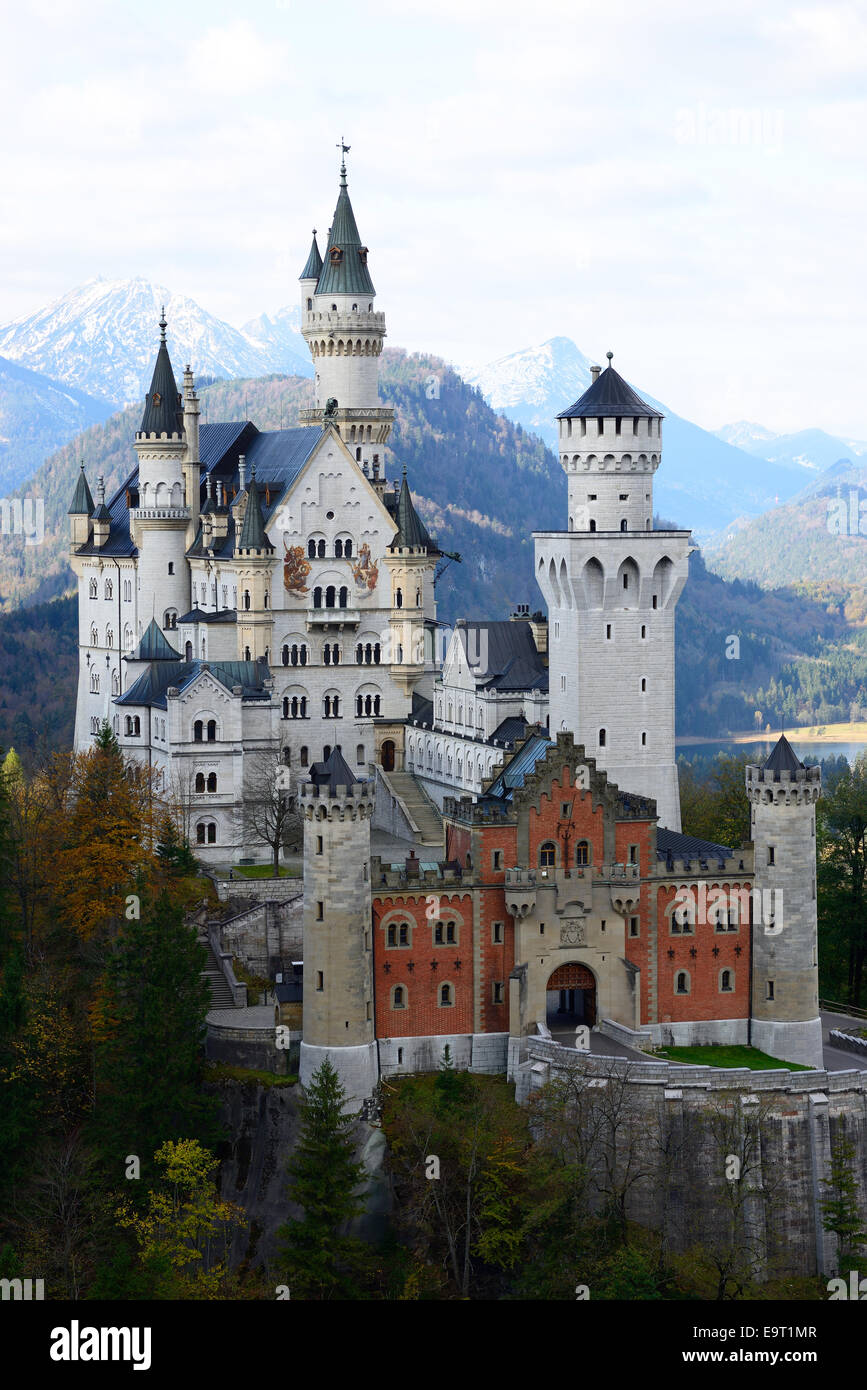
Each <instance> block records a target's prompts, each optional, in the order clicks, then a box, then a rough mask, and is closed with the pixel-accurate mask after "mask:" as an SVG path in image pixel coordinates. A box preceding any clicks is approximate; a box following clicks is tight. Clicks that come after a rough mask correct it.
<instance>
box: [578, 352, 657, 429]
mask: <svg viewBox="0 0 867 1390" xmlns="http://www.w3.org/2000/svg"><path fill="white" fill-rule="evenodd" d="M607 356H608V366H607V367H606V368H605V371H604V372H602V373H601V374H600V375H599V376H598V377H596V379H595V381H593V383H592V384H591V385H590V386H588V388H587V390H586V391H585V392H584V395H583V396H579V398H578V400H577V401H576V402H575V404H574V405H570V407H569V409H568V410H563V411H561V413H560V414H559V415H558V416H557V419H558V420H568V419H575V418H578V419H580V418H581V417H588V416H593V415H598V416H600V417H604V416H609V417H610V418H613V419H617V417H618V416H620V417H622V416H624V415H639V416H643V417H645V418H646V417H652V418H653V419H654V420H661V419H662V418H663V417H662V412H661V411H660V410H654V408H653V406H650V405H648V404H647V402H646V401H643V400H642V399H641V397H640V396H639V395H638V393H637V392H636V391H633V389H632V387H631V386H630V385H629V383H628V382H626V381H624V380H623V377H622V376H621V375H620V373H619V372H616V371H615V370H614V368H613V367H612V365H611V359H612V357H613V356H614V354H613V352H609V353H608V354H607Z"/></svg>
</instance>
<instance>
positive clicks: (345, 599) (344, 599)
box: [337, 584, 349, 608]
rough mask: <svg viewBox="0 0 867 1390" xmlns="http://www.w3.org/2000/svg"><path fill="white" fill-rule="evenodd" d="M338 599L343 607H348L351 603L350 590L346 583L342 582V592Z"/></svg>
mask: <svg viewBox="0 0 867 1390" xmlns="http://www.w3.org/2000/svg"><path fill="white" fill-rule="evenodd" d="M337 601H338V603H339V605H340V607H341V608H346V607H347V606H348V604H349V590H348V589H347V587H346V585H345V584H342V585H341V587H340V593H339V594H338V595H337Z"/></svg>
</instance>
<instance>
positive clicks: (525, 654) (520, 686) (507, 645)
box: [457, 620, 548, 690]
mask: <svg viewBox="0 0 867 1390" xmlns="http://www.w3.org/2000/svg"><path fill="white" fill-rule="evenodd" d="M457 631H458V633H459V634H460V635H461V637H462V640H463V644H464V650H465V651H466V653H467V658H468V660H469V662H470V665H471V666H472V667H473V668H474V675H475V678H476V681H477V682H478V683H479V684H481V685H484V686H486V687H488V688H489V689H492V690H547V689H548V672H547V671H546V669H545V667H544V666H543V665H542V659H541V657H540V656H539V653H538V651H537V650H536V644H535V642H534V641H533V633H532V630H531V628H530V624H529V623H523V622H516V623H512V622H506V621H497V622H464V621H462V620H461V621H459V622H458V624H457Z"/></svg>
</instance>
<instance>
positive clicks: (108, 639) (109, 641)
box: [105, 624, 114, 647]
mask: <svg viewBox="0 0 867 1390" xmlns="http://www.w3.org/2000/svg"><path fill="white" fill-rule="evenodd" d="M105 645H106V646H107V647H113V646H114V628H113V627H112V626H111V624H109V626H108V627H107V628H106V629H105Z"/></svg>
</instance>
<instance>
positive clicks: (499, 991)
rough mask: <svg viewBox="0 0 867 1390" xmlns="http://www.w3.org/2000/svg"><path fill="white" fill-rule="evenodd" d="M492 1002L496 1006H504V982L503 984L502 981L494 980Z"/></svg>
mask: <svg viewBox="0 0 867 1390" xmlns="http://www.w3.org/2000/svg"><path fill="white" fill-rule="evenodd" d="M492 1002H493V1003H494V1004H502V1002H503V982H502V980H494V983H493V988H492Z"/></svg>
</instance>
